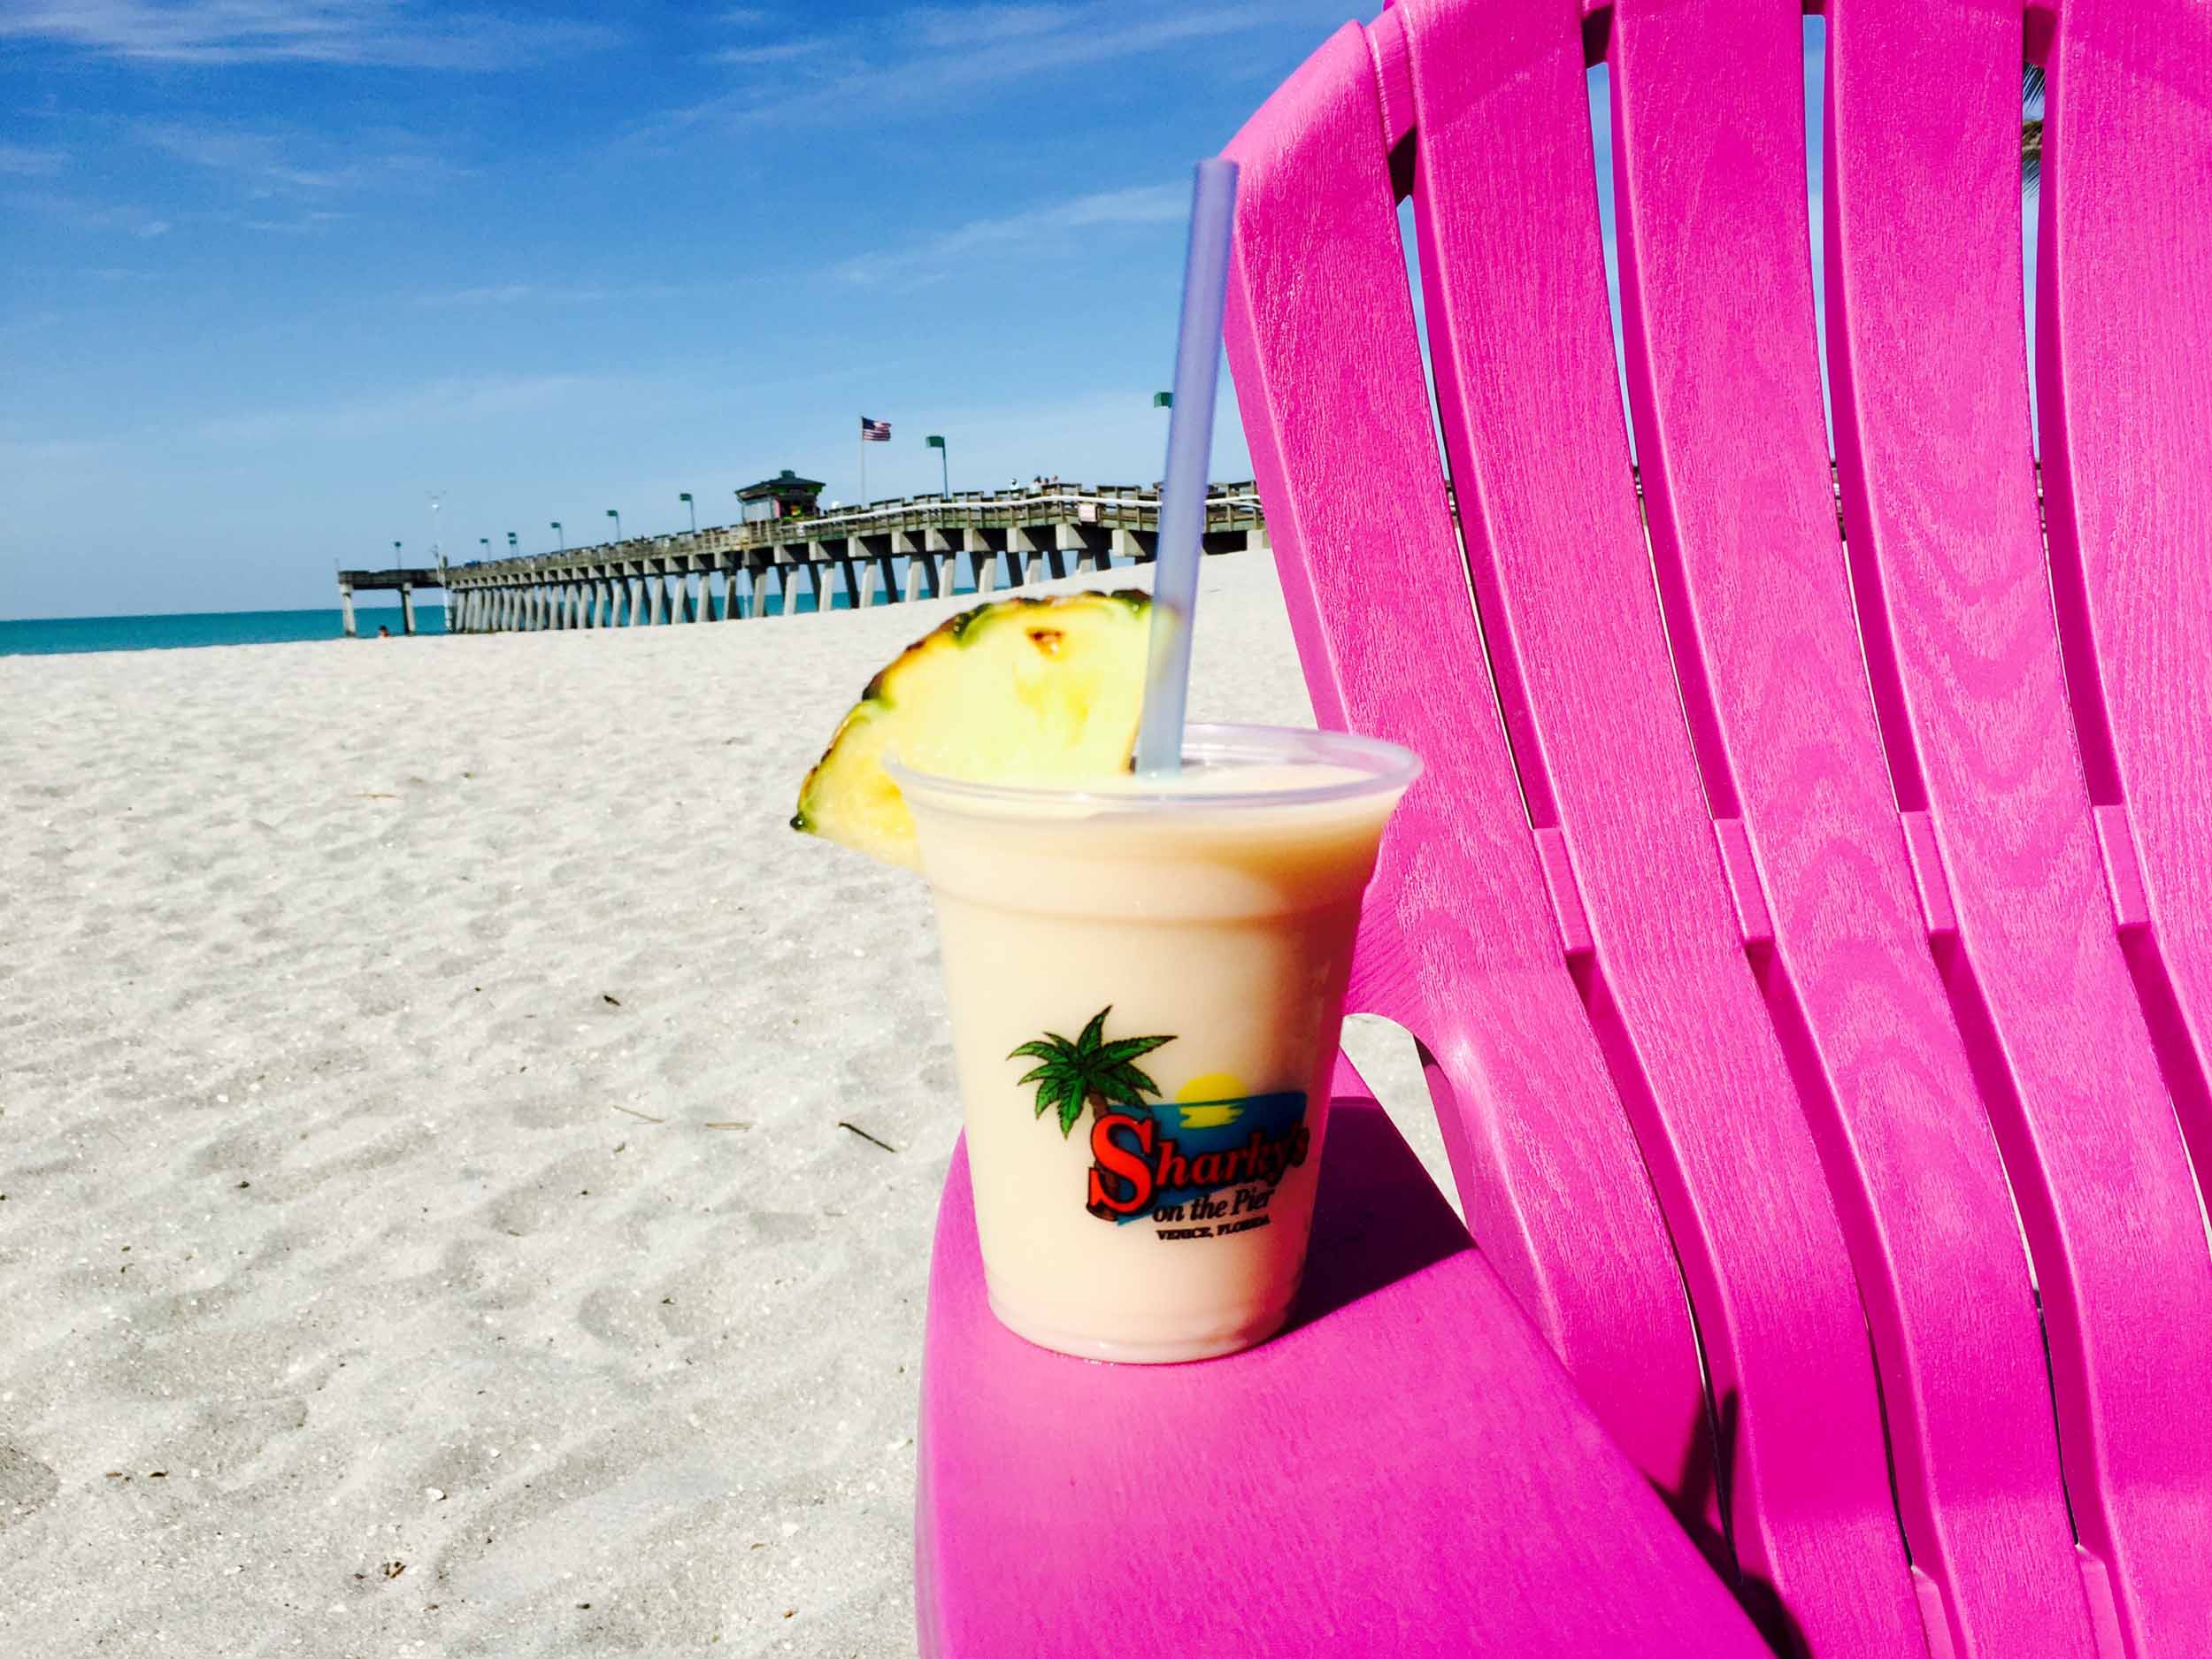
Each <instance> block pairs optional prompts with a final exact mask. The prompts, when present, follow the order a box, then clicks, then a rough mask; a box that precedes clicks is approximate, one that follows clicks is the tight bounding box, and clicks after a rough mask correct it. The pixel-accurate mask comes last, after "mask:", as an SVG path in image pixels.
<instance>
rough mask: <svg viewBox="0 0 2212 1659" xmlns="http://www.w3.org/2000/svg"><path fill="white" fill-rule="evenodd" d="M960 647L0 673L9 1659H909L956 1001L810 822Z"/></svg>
mask: <svg viewBox="0 0 2212 1659" xmlns="http://www.w3.org/2000/svg"><path fill="white" fill-rule="evenodd" d="M1132 577H1135V578H1138V579H1140V580H1143V581H1147V582H1148V580H1149V572H1117V573H1116V578H1115V579H1114V580H1111V581H1110V582H1109V583H1107V584H1106V585H1116V586H1118V585H1123V584H1124V583H1125V582H1127V581H1128V580H1130V579H1131V578H1132ZM1092 585H1099V584H1098V582H1097V581H1096V580H1095V579H1094V582H1093V583H1092ZM964 603H972V601H961V602H954V601H945V602H938V603H926V604H921V605H913V606H891V607H886V608H884V609H880V610H875V611H866V612H862V613H858V614H851V615H843V614H841V615H833V616H827V617H812V616H807V617H796V618H768V619H765V620H763V621H758V622H734V623H721V624H710V625H703V626H689V627H675V628H660V629H652V630H625V631H619V632H608V633H598V634H593V633H586V634H502V635H493V636H477V637H459V638H424V639H417V640H395V641H359V642H354V643H346V642H342V641H330V642H329V643H326V644H311V645H277V646H265V647H255V648H245V649H204V650H180V651H163V652H142V653H135V654H126V655H111V656H88V657H12V658H0V801H4V804H5V826H6V833H5V834H4V835H0V1194H4V1198H0V1655H8V1656H9V1659H16V1656H18V1655H20V1656H22V1659H63V1656H65V1655H78V1654H101V1655H108V1654H120V1655H138V1654H176V1655H193V1656H194V1659H199V1656H202V1655H317V1656H318V1659H321V1656H324V1655H329V1656H332V1659H336V1656H338V1655H377V1656H381V1655H403V1654H435V1655H499V1656H500V1659H519V1656H522V1655H596V1654H653V1655H658V1654H690V1653H715V1654H723V1653H728V1654H795V1655H796V1654H803V1655H903V1654H910V1653H911V1652H912V1651H913V1647H914V1634H913V1586H912V1558H911V1546H912V1532H911V1528H912V1505H913V1471H914V1434H915V1407H916V1393H917V1385H918V1376H919V1368H920V1361H921V1347H922V1328H923V1303H924V1297H925V1287H926V1277H927V1269H928V1253H929V1245H930V1238H931V1233H932V1229H933V1223H934V1219H935V1210H936V1204H937V1198H938V1192H939V1188H940V1186H941V1182H942V1180H943V1177H944V1172H945V1167H946V1161H947V1158H948V1156H949V1152H950V1150H951V1148H952V1144H953V1141H954V1137H955V1134H956V1131H957V1127H958V1108H957V1102H956V1099H955V1097H954V1085H953V1075H952V1066H951V1058H950V1047H949V1042H948V1041H947V1040H946V1035H945V1032H944V1029H943V1017H944V1010H943V1003H942V1000H941V989H940V987H939V984H938V979H937V962H936V953H935V948H934V941H933V935H932V930H931V926H930V920H929V913H928V904H927V898H926V894H925V892H924V891H923V889H922V888H921V887H920V885H919V884H918V882H917V881H915V880H912V879H908V878H906V877H903V876H902V875H900V874H898V873H896V872H891V871H888V870H884V869H880V868H878V867H876V866H874V865H872V864H868V863H865V862H864V861H863V860H862V859H860V858H858V857H857V856H854V855H851V854H849V853H847V852H845V851H843V850H842V849H837V848H833V847H831V846H828V845H826V844H825V843H823V842H820V841H815V840H812V839H810V838H806V837H802V836H798V835H795V834H793V833H791V832H790V831H789V830H788V829H787V826H786V819H787V817H788V815H789V813H790V811H791V809H792V802H793V797H794V795H795V791H796V788H797V785H798V782H799V780H800V778H801V776H802V774H803V772H804V771H805V769H806V768H807V766H808V765H809V764H810V763H811V762H812V761H813V759H814V758H815V757H816V756H817V755H818V752H819V750H820V749H821V747H822V745H823V744H824V742H825V741H826V740H827V738H828V736H829V733H830V732H831V731H832V729H833V726H834V725H835V723H836V720H837V718H838V717H839V715H840V714H841V712H842V710H844V708H845V707H846V706H847V705H848V703H849V702H850V701H851V699H852V697H853V696H854V695H856V694H857V692H858V691H859V689H860V687H861V686H862V684H863V683H864V681H865V680H866V679H867V678H868V676H869V675H870V673H872V672H873V670H874V669H875V668H876V667H878V666H879V665H880V664H882V663H883V662H884V661H886V660H887V659H888V658H889V657H891V656H893V655H894V654H895V652H896V650H897V649H899V648H900V647H901V646H902V645H904V644H905V643H906V642H907V641H910V640H911V639H912V638H914V637H916V636H917V635H918V634H921V633H923V632H925V631H926V629H927V628H928V627H930V626H934V624H935V623H936V622H937V621H938V620H940V619H941V618H942V617H943V616H944V615H946V614H949V612H950V611H953V610H955V609H957V608H959V606H960V605H961V604H964ZM1194 713H1196V714H1198V715H1200V716H1202V717H1208V718H1238V719H1253V720H1271V721H1281V722H1289V723H1297V724H1304V723H1308V722H1309V721H1310V710H1309V707H1308V704H1307V702H1306V698H1305V695H1304V691H1303V687H1302V684H1301V682H1300V680H1299V676H1298V671H1297V664H1296V661H1295V658H1294V654H1293V651H1292V648H1291V643H1290V636H1289V631H1288V627H1287V624H1286V621H1285V618H1284V616H1283V611H1282V603H1281V599H1280V595H1279V592H1278V590H1277V588H1276V585H1275V580H1274V575H1273V569H1272V566H1271V564H1270V563H1269V562H1268V560H1267V559H1266V558H1265V557H1264V556H1261V555H1242V556H1236V557H1227V558H1222V559H1217V560H1214V561H1210V563H1209V565H1208V568H1207V587H1206V591H1205V595H1204V598H1203V601H1202V611H1201V615H1200V618H1199V665H1198V671H1197V677H1196V681H1195V688H1194ZM1348 1042H1349V1043H1350V1045H1351V1046H1352V1048H1353V1052H1354V1055H1355V1057H1356V1058H1357V1059H1358V1060H1360V1061H1361V1062H1362V1064H1363V1065H1364V1066H1365V1067H1366V1068H1367V1069H1368V1071H1369V1073H1370V1076H1371V1080H1372V1081H1374V1082H1375V1083H1376V1085H1377V1087H1379V1090H1381V1092H1383V1093H1384V1094H1386V1096H1387V1097H1388V1100H1389V1103H1390V1104H1391V1105H1392V1107H1393V1110H1394V1114H1395V1115H1396V1116H1397V1117H1398V1118H1399V1121H1400V1123H1401V1125H1402V1126H1403V1127H1405V1128H1407V1129H1408V1130H1409V1132H1410V1133H1411V1134H1412V1135H1413V1137H1414V1138H1415V1141H1416V1144H1417V1147H1418V1148H1420V1149H1421V1151H1422V1153H1423V1156H1424V1158H1425V1162H1426V1163H1427V1164H1428V1165H1429V1167H1430V1168H1431V1170H1432V1172H1435V1173H1437V1174H1438V1175H1439V1176H1440V1175H1441V1170H1442V1164H1441V1158H1440V1154H1439V1152H1438V1150H1437V1146H1436V1137H1435V1134H1434V1131H1433V1126H1432V1123H1431V1121H1430V1119H1429V1118H1428V1110H1427V1103H1426V1099H1425V1094H1423V1092H1422V1089H1421V1084H1420V1080H1419V1075H1418V1069H1417V1066H1416V1065H1415V1064H1413V1056H1412V1053H1411V1046H1410V1044H1409V1042H1408V1041H1406V1040H1405V1039H1404V1038H1403V1036H1402V1033H1397V1032H1395V1031H1394V1029H1392V1028H1389V1027H1386V1026H1383V1025H1379V1023H1374V1022H1360V1023H1359V1024H1358V1026H1357V1028H1356V1029H1355V1030H1354V1031H1352V1032H1351V1033H1349V1034H1348ZM840 1119H843V1120H846V1121H848V1122H849V1123H851V1124H852V1125H856V1126H857V1128H859V1129H861V1130H864V1131H865V1132H866V1133H867V1135H868V1136H871V1137H874V1138H875V1140H876V1141H882V1142H884V1143H887V1146H888V1147H889V1148H895V1149H892V1150H887V1149H886V1148H885V1146H882V1145H878V1144H875V1141H872V1140H870V1139H864V1138H863V1136H862V1135H861V1134H858V1133H853V1132H851V1131H849V1130H847V1129H845V1128H842V1127H840V1124H839V1120H840Z"/></svg>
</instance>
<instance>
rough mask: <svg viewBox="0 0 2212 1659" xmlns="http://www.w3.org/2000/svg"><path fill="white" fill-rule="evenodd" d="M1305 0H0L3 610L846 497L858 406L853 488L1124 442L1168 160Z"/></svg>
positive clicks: (1242, 467) (1173, 274)
mask: <svg viewBox="0 0 2212 1659" xmlns="http://www.w3.org/2000/svg"><path fill="white" fill-rule="evenodd" d="M1345 15H1346V9H1345V4H1344V0H1333V3H1331V0H1318V3H1316V0H1256V3H1242V0H1239V3H1233V4H1217V3H1214V0H1182V3H1177V0H1106V3H1104V4H1090V3H1087V0H1072V3H1070V4H983V5H954V4H946V5H939V6H914V5H904V4H894V5H872V4H845V5H828V4H782V5H778V4H764V5H760V6H744V7H733V6H727V5H721V6H715V5H709V6H679V5H670V4H640V5H635V6H631V7H626V8H622V9H619V10H617V9H613V8H609V9H607V10H606V11H605V12H603V13H601V14H599V15H596V16H595V15H593V14H591V13H588V12H574V13H571V14H565V15H563V14H557V13H555V12H549V11H544V10H532V11H528V12H522V11H514V12H498V13H494V12H482V11H469V12H457V11H449V10H446V9H444V8H442V7H440V6H437V5H434V4H425V3H423V0H412V3H410V0H382V3H379V0H361V3H359V4H342V3H341V0H184V3H183V4H159V5H157V4H149V3H147V0H0V109H4V110H5V111H7V115H6V119H5V121H4V122H0V236H4V239H5V245H6V247H7V249H8V257H7V259H6V260H5V261H4V262H0V367H4V374H0V616H17V617H21V616H59V615H98V614H111V613H117V612H138V611H188V610H227V609H258V608H265V607H266V608H276V607H289V606H309V605H326V604H329V603H332V598H331V595H332V591H333V590H332V586H331V580H330V572H331V568H332V565H333V564H334V562H336V561H339V560H342V561H343V562H345V563H347V564H369V563H375V562H380V561H381V560H383V559H386V558H388V557H389V554H390V548H391V543H392V541H394V540H400V541H404V542H405V543H406V546H407V549H408V550H409V552H410V553H411V554H412V553H415V552H417V551H426V549H427V548H428V546H429V543H430V540H431V536H432V518H431V515H430V512H429V510H428V503H427V499H426V496H427V493H428V492H430V491H432V490H438V491H442V494H443V497H444V505H443V507H442V511H441V514H440V519H441V523H442V532H441V534H442V539H443V541H444V543H445V546H446V549H447V551H448V553H449V555H451V556H453V557H465V556H468V555H471V554H473V553H474V552H475V551H476V549H477V538H478V537H479V536H490V537H492V538H493V539H494V540H495V541H503V540H504V534H505V532H507V531H508V530H515V531H518V532H519V533H520V534H521V537H522V542H523V545H524V546H525V547H527V548H535V547H539V546H549V545H550V544H551V541H552V532H551V531H550V530H549V528H548V525H549V521H551V520H553V519H556V518H557V519H560V520H562V521H563V523H564V524H565V526H567V527H568V531H569V539H570V540H571V541H577V540H579V539H595V538H596V536H597V534H600V533H602V532H603V531H604V529H606V528H607V527H608V521H607V520H606V518H605V517H604V511H605V509H606V508H608V507H617V508H619V509H620V510H621V511H622V513H623V518H624V524H625V526H626V528H628V529H630V530H632V531H640V530H665V529H671V528H677V527H680V526H682V525H683V524H684V523H685V518H684V509H683V508H682V506H681V505H680V503H678V501H677V499H676V497H677V494H678V492H679V491H680V490H687V489H688V490H691V491H692V492H694V494H695V495H697V497H698V500H699V504H700V507H701V509H702V518H703V521H716V520H720V519H724V518H728V517H730V516H732V515H731V513H730V511H729V508H730V505H731V504H732V503H731V497H730V495H729V491H730V490H731V489H732V488H733V487H735V486H737V485H740V484H744V483H749V482H750V481H752V480H755V479H757V478H759V477H761V476H764V474H766V473H768V472H773V471H774V470H776V469H777V468H780V467H783V466H791V467H795V468H797V469H798V470H799V471H800V472H806V473H810V474H812V475H813V476H815V477H818V478H822V479H826V480H829V490H828V494H829V495H833V496H840V497H843V498H847V499H849V498H851V497H852V496H853V495H856V492H857V488H858V480H857V477H856V446H855V443H854V436H855V430H856V420H857V417H858V416H859V415H860V414H862V413H866V414H869V415H872V416H877V417H880V418H883V419H889V420H891V421H893V422H894V430H895V439H894V442H892V443H890V444H888V445H874V446H871V449H870V451H869V456H868V464H869V486H870V489H871V492H872V494H875V495H887V494H897V493H902V492H909V491H920V490H926V489H934V488H936V487H937V460H936V457H935V455H934V453H933V452H932V451H929V450H926V449H924V448H923V447H922V445H921V439H922V436H923V435H924V434H926V433H930V432H941V433H943V434H946V435H947V437H948V438H949V442H950V445H951V450H950V459H951V465H952V469H953V482H954V485H955V487H956V488H973V487H978V486H981V485H985V484H990V483H996V484H1003V483H1005V482H1006V481H1007V480H1008V479H1009V478H1010V477H1014V476H1019V477H1021V478H1024V479H1026V478H1028V477H1030V476H1031V475H1033V474H1034V473H1037V472H1056V473H1059V474H1061V475H1063V476H1065V477H1069V478H1084V479H1090V480H1100V479H1104V480H1148V479H1151V478H1154V477H1156V476H1157V474H1158V472H1159V467H1160V457H1161V452H1162V448H1163V442H1164V424H1163V423H1164V416H1163V415H1162V414H1160V413H1159V412H1158V411H1155V410H1154V409H1153V408H1152V407H1151V406H1150V396H1151V393H1152V392H1153V391H1154V390H1155V389H1156V388H1159V387H1161V386H1164V385H1165V384H1166V382H1167V380H1168V377H1169V373H1170V367H1171V358H1172V347H1173V339H1172V336H1173V331H1174V326H1175V309H1176V303H1177V298H1178V290H1179V282H1180V276H1181V241H1182V222H1181V221H1182V219H1183V217H1184V214H1185V212H1186V211H1187V191H1188V168H1189V165H1190V164H1191V162H1192V161H1193V160H1194V159H1195V158H1196V157H1198V156H1200V155H1202V154H1208V153H1210V152H1212V151H1214V150H1217V149H1218V148H1219V147H1220V146H1221V145H1222V144H1223V143H1224V142H1225V141H1226V140H1227V139H1228V138H1229V137H1230V136H1231V134H1233V132H1234V131H1235V129H1236V127H1238V126H1239V125H1240V123H1241V122H1242V120H1243V119H1244V118H1245V117H1246V116H1247V115H1248V113H1249V112H1250V111H1251V110H1252V109H1253V108H1255V107H1256V105H1257V104H1259V103H1260V102H1261V101H1262V100H1263V98H1264V97H1265V96H1266V95H1267V93H1268V91H1269V90H1270V89H1271V88H1273V87H1274V86H1275V85H1276V84H1277V83H1278V82H1279V81H1281V79H1282V78H1283V77H1284V76H1285V75H1286V74H1287V73H1289V72H1290V71H1291V70H1292V69H1293V68H1294V67H1295V66H1296V65H1297V64H1298V63H1299V62H1300V61H1301V60H1302V58H1304V57H1305V56H1306V55H1307V54H1308V53H1309V52H1310V50H1312V49H1313V47H1314V46H1315V45H1316V44H1317V42H1319V41H1321V40H1322V39H1324V38H1325V36H1326V35H1328V33H1329V32H1330V31H1331V30H1332V29H1333V27H1335V26H1336V25H1337V24H1338V23H1340V21H1341V20H1342V19H1343V18H1344V16H1345ZM1224 403H1225V419H1223V421H1222V423H1221V432H1220V435H1219V439H1218V441H1217V453H1216V468H1215V471H1216V475H1217V476H1219V477H1241V476H1246V475H1248V470H1249V464H1248V460H1247V458H1246V456H1245V451H1244V448H1243V444H1242V442H1241V438H1240V434H1239V433H1238V431H1237V423H1236V420H1235V416H1234V411H1233V408H1230V407H1228V406H1227V405H1228V400H1226V399H1225V400H1224Z"/></svg>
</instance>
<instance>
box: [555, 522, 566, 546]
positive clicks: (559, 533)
mask: <svg viewBox="0 0 2212 1659" xmlns="http://www.w3.org/2000/svg"><path fill="white" fill-rule="evenodd" d="M553 538H554V540H555V541H557V542H559V543H560V549H561V551H562V552H564V553H565V552H567V551H568V532H567V531H565V530H564V529H562V528H561V521H560V520H559V519H558V518H556V519H554V520H553Z"/></svg>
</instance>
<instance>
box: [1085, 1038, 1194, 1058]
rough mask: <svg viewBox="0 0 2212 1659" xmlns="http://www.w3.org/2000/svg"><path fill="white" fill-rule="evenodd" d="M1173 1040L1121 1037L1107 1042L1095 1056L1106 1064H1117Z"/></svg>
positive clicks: (1149, 1051)
mask: <svg viewBox="0 0 2212 1659" xmlns="http://www.w3.org/2000/svg"><path fill="white" fill-rule="evenodd" d="M1173 1041H1175V1039H1174V1038H1172V1037H1123V1038H1119V1039H1118V1040H1117V1041H1113V1042H1110V1043H1108V1044H1107V1045H1106V1046H1105V1047H1104V1048H1101V1049H1100V1050H1099V1051H1098V1054H1097V1056H1095V1057H1096V1058H1097V1059H1099V1060H1101V1061H1102V1062H1103V1063H1105V1064H1108V1065H1118V1064H1121V1063H1122V1062H1123V1061H1125V1060H1133V1059H1135V1058H1136V1057H1137V1056H1139V1055H1145V1054H1150V1053H1151V1052H1152V1051H1153V1050H1154V1049H1155V1048H1159V1047H1160V1046H1161V1045H1162V1044H1164V1043H1171V1042H1173Z"/></svg>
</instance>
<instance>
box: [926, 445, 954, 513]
mask: <svg viewBox="0 0 2212 1659" xmlns="http://www.w3.org/2000/svg"><path fill="white" fill-rule="evenodd" d="M922 447H923V448H924V449H934V450H936V451H937V466H938V472H939V475H940V476H941V478H942V479H943V480H944V485H945V488H944V492H943V493H944V496H945V499H946V500H947V501H950V500H951V499H952V458H951V457H950V456H949V454H948V453H947V452H946V449H945V439H944V434H942V433H936V432H933V433H931V434H929V436H928V437H926V438H924V439H923V440H922Z"/></svg>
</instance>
